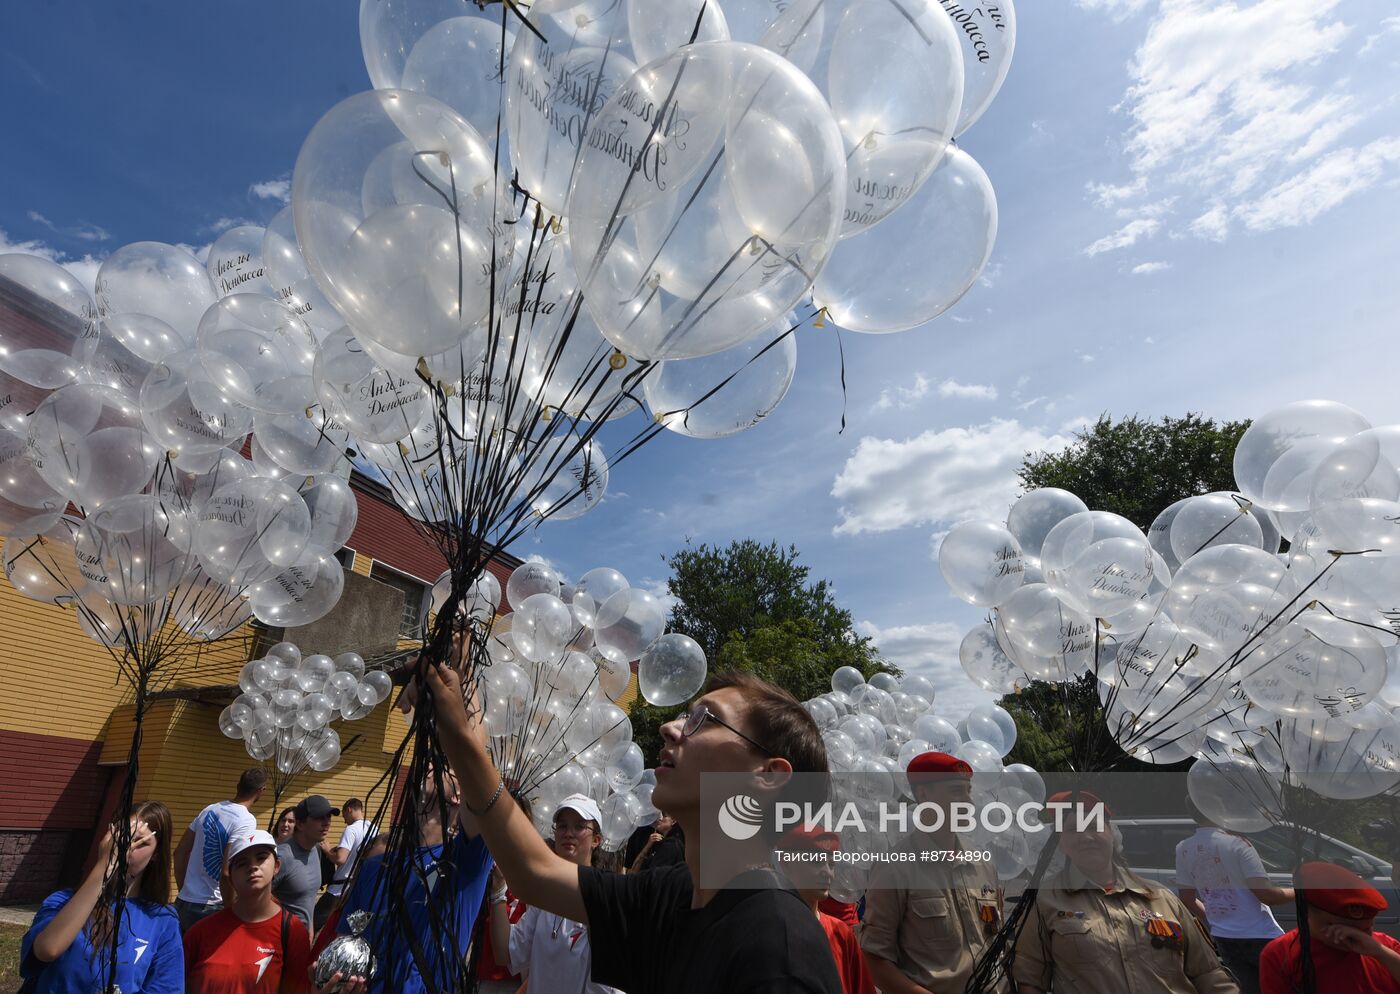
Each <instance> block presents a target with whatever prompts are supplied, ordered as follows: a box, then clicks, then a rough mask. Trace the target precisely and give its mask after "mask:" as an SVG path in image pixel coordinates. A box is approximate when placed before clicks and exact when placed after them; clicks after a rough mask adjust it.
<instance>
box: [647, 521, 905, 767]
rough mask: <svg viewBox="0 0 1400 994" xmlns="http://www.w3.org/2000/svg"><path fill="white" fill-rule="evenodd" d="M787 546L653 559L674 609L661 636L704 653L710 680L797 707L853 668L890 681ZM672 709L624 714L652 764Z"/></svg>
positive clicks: (693, 550)
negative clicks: (722, 674) (784, 694)
mask: <svg viewBox="0 0 1400 994" xmlns="http://www.w3.org/2000/svg"><path fill="white" fill-rule="evenodd" d="M798 558H799V553H798V551H797V548H796V546H792V545H789V546H787V547H786V548H784V547H782V546H780V545H778V543H777V542H770V543H768V544H767V545H764V544H762V543H760V542H757V541H755V540H754V539H743V540H740V541H736V542H732V543H730V544H729V545H728V546H725V547H723V548H720V547H711V546H709V545H700V546H691V545H689V544H687V545H686V547H685V548H683V549H681V550H679V551H677V552H675V553H673V554H672V555H670V556H666V557H663V559H664V561H665V563H666V565H667V566H669V567H670V569H671V576H670V578H669V579H668V580H667V584H666V586H667V590H668V591H669V592H670V594H671V596H672V597H674V598H675V599H676V603H675V607H673V608H672V610H671V617H670V620H669V624H668V629H669V630H670V631H673V632H680V633H681V634H683V635H689V636H690V637H691V638H693V639H695V641H696V642H698V643H699V644H700V647H701V648H702V649H704V650H705V656H706V658H707V659H708V660H709V663H710V670H711V672H715V671H719V670H729V669H734V670H742V671H744V672H748V673H753V674H755V675H756V676H760V677H762V678H764V679H765V680H770V681H772V682H773V683H776V684H778V685H779V686H780V687H783V688H785V689H786V690H788V691H790V692H791V693H792V694H793V695H794V696H795V697H797V698H798V700H806V699H808V698H809V697H815V696H816V695H818V694H822V693H825V692H826V691H828V690H830V689H831V674H832V673H833V672H835V671H836V669H837V668H839V667H841V666H854V667H855V668H856V669H858V670H860V671H861V672H862V673H863V674H865V675H866V676H867V677H868V676H872V675H874V674H875V673H877V672H879V671H880V670H882V669H883V670H889V671H892V672H896V673H897V672H898V670H896V669H895V668H894V667H891V666H889V665H887V664H885V662H884V661H883V660H882V659H881V658H880V654H879V652H878V651H877V650H876V649H875V646H874V644H873V643H872V642H871V641H870V639H869V638H866V637H865V636H862V635H859V634H857V632H856V630H855V622H854V620H853V619H852V617H851V612H850V611H848V610H846V609H845V608H843V607H841V606H840V605H839V604H837V603H836V600H835V598H834V596H833V595H832V590H831V585H830V584H829V583H828V582H827V581H826V580H815V581H811V580H809V577H810V573H811V571H810V568H809V567H807V566H805V565H803V564H802V563H800V562H798ZM678 711H679V708H674V707H670V708H658V707H653V706H652V705H649V704H645V703H640V704H638V706H637V707H635V708H634V709H633V711H632V726H633V730H634V736H633V737H634V740H635V741H636V742H637V743H638V745H640V746H641V748H642V755H644V756H646V757H647V759H648V760H649V761H650V760H654V759H655V757H656V754H657V752H658V751H659V750H660V748H661V736H660V732H659V728H660V725H661V723H662V722H664V721H668V720H670V719H671V718H673V717H674V716H675V715H676V713H677V712H678Z"/></svg>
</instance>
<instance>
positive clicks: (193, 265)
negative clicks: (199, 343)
mask: <svg viewBox="0 0 1400 994" xmlns="http://www.w3.org/2000/svg"><path fill="white" fill-rule="evenodd" d="M96 290H97V308H98V312H99V313H100V314H101V315H102V317H103V318H107V317H110V316H111V315H114V314H148V315H150V316H151V317H153V318H157V319H159V320H161V321H164V322H165V323H166V324H167V325H169V326H170V327H171V328H173V329H174V330H175V333H176V334H178V335H181V336H183V337H184V338H185V341H186V342H187V343H192V342H193V340H194V331H195V328H196V327H198V325H199V319H200V318H201V317H202V316H203V315H204V312H205V311H206V310H208V309H209V307H210V305H211V304H213V303H214V301H215V297H216V295H215V292H214V284H213V283H211V282H210V281H209V273H208V272H207V271H206V270H205V268H204V266H203V265H201V264H200V262H199V260H198V259H196V258H195V257H194V256H192V255H190V254H189V253H188V252H186V251H185V250H184V249H182V248H178V247H177V246H174V245H166V244H165V243H163V242H133V243H132V244H130V245H123V246H122V247H121V248H119V249H117V250H116V251H115V252H113V253H112V254H111V255H109V256H108V257H107V258H106V259H105V260H104V261H103V263H102V267H101V268H100V269H98V271H97V282H96Z"/></svg>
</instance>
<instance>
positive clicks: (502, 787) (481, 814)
mask: <svg viewBox="0 0 1400 994" xmlns="http://www.w3.org/2000/svg"><path fill="white" fill-rule="evenodd" d="M505 789H506V778H505V777H501V782H500V783H498V784H496V793H494V794H492V795H491V800H489V801H487V802H486V807H484V808H482V809H481V810H480V811H477V810H476V809H475V808H473V807H472V806H471V805H470V804H467V799H466V798H465V797H464V798H462V803H463V804H467V810H468V811H470V812H471V813H472V814H473V815H475V816H476V817H478V818H485V817H486V813H487V812H488V811H490V810H491V809H492V808H494V807H495V806H496V801H497V800H498V799H499V798H500V796H501V792H502V791H503V790H505Z"/></svg>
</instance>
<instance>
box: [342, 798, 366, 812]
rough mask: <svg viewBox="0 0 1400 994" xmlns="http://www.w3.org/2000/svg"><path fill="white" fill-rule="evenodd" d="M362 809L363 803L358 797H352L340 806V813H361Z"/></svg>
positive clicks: (363, 807)
mask: <svg viewBox="0 0 1400 994" xmlns="http://www.w3.org/2000/svg"><path fill="white" fill-rule="evenodd" d="M364 809H365V802H364V801H362V800H360V799H359V798H358V797H352V798H350V800H348V801H346V802H345V803H344V804H342V805H341V806H340V810H341V811H363V810H364Z"/></svg>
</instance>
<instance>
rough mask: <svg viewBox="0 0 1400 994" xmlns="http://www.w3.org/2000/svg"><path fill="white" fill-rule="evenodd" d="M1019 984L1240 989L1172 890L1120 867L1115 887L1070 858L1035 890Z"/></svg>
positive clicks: (1182, 992)
mask: <svg viewBox="0 0 1400 994" xmlns="http://www.w3.org/2000/svg"><path fill="white" fill-rule="evenodd" d="M1012 975H1013V977H1014V978H1015V980H1016V982H1017V983H1018V984H1030V985H1031V986H1033V987H1037V988H1039V989H1040V990H1042V991H1048V990H1050V989H1051V987H1052V981H1053V987H1054V990H1055V991H1056V992H1057V994H1058V992H1060V991H1072V992H1074V994H1239V987H1238V986H1237V985H1236V984H1235V981H1234V979H1233V978H1232V977H1231V975H1230V974H1229V973H1228V972H1226V970H1225V969H1224V968H1223V967H1222V966H1221V965H1220V960H1219V958H1218V957H1217V956H1216V954H1215V947H1214V946H1213V945H1211V942H1210V940H1209V939H1208V938H1207V937H1206V934H1205V932H1203V931H1202V930H1201V928H1200V925H1199V924H1198V923H1197V922H1196V917H1195V916H1194V915H1192V914H1191V913H1190V912H1189V911H1187V910H1186V906H1185V905H1184V904H1182V903H1181V901H1180V900H1179V899H1178V898H1177V896H1176V895H1175V894H1173V893H1172V892H1171V891H1169V890H1166V889H1164V888H1161V887H1155V886H1149V885H1148V884H1146V883H1144V882H1143V881H1142V880H1140V879H1138V878H1137V877H1135V876H1133V875H1132V874H1131V873H1128V872H1127V871H1126V870H1123V869H1119V870H1118V872H1117V877H1116V881H1115V883H1114V887H1113V890H1112V891H1110V892H1108V893H1105V892H1104V890H1103V888H1101V887H1099V886H1098V885H1097V884H1095V883H1092V882H1091V881H1089V880H1087V879H1086V878H1085V877H1084V876H1083V874H1081V873H1079V872H1078V871H1077V870H1075V869H1074V867H1073V866H1069V867H1066V868H1065V870H1063V871H1062V872H1060V873H1058V874H1056V875H1055V876H1053V877H1051V878H1050V879H1049V880H1047V881H1046V882H1045V883H1044V884H1043V885H1042V886H1041V888H1040V890H1039V892H1038V893H1037V894H1036V899H1035V906H1034V907H1033V908H1032V909H1031V911H1030V913H1029V914H1028V915H1027V917H1026V921H1025V927H1024V928H1023V929H1022V930H1021V935H1020V939H1019V940H1018V941H1017V943H1016V962H1015V966H1014V967H1013V969H1012Z"/></svg>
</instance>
